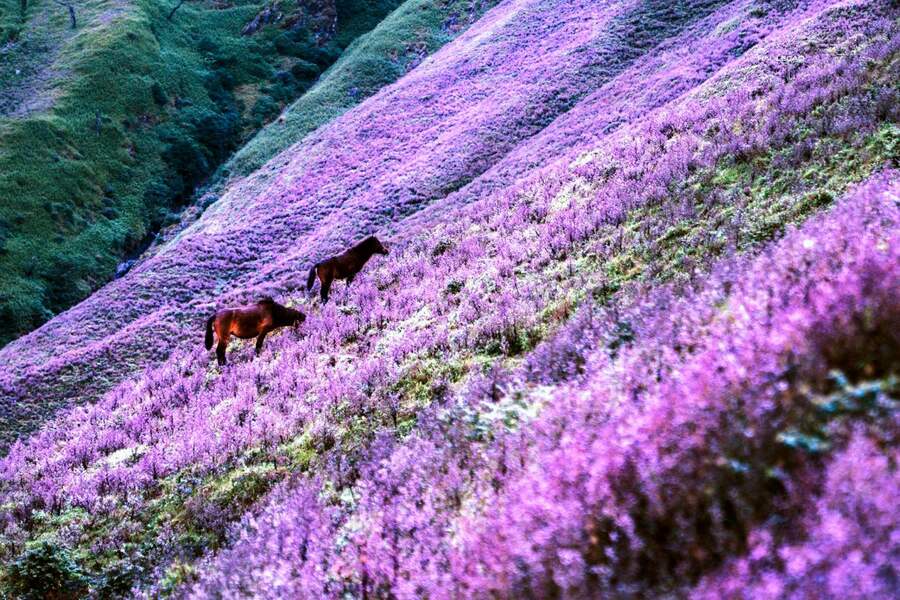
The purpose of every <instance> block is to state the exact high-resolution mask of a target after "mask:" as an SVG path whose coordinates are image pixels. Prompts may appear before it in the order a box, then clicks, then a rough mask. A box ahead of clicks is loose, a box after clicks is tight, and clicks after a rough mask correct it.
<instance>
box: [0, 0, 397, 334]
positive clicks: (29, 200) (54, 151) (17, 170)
mask: <svg viewBox="0 0 900 600" xmlns="http://www.w3.org/2000/svg"><path fill="white" fill-rule="evenodd" d="M399 1H400V0H382V1H379V2H362V1H361V0H344V1H339V2H337V3H336V10H337V16H336V29H334V28H332V27H331V25H328V27H326V28H325V29H324V30H322V31H320V30H318V29H315V28H316V27H324V25H322V23H323V21H322V19H319V20H316V19H312V18H311V19H310V20H309V21H310V24H309V25H308V27H306V28H304V27H297V26H296V22H297V21H296V18H297V16H296V15H295V14H293V13H292V12H291V11H296V10H301V9H300V8H298V7H297V6H295V5H293V4H290V5H286V6H285V8H284V9H283V11H282V13H283V14H281V18H280V19H279V20H277V21H276V22H273V23H269V24H267V25H265V26H263V27H261V28H259V29H258V30H257V31H255V32H254V33H253V34H252V35H242V31H244V30H245V27H246V26H247V24H248V23H250V22H252V21H253V20H254V19H255V18H257V16H258V15H259V14H260V12H261V11H262V10H263V9H264V8H265V7H266V6H268V3H266V2H262V1H259V0H236V1H234V2H229V3H213V2H206V1H203V2H185V3H184V4H183V5H182V6H181V7H180V8H179V9H178V10H177V11H176V12H175V13H174V14H172V18H171V20H170V19H169V18H168V17H169V15H170V14H171V11H172V9H173V8H174V7H175V6H176V3H175V2H174V1H173V2H152V1H150V0H131V1H129V2H125V3H121V2H113V1H111V0H90V1H87V2H81V3H77V4H75V5H73V6H74V7H75V12H76V19H77V26H76V27H75V28H74V29H73V28H72V27H71V25H70V22H69V16H68V13H67V11H66V9H65V8H64V7H61V6H60V5H58V4H56V3H55V2H53V1H52V0H29V1H28V2H26V3H24V4H22V3H21V0H0V40H2V41H0V290H2V291H0V344H3V343H6V342H8V341H9V340H10V339H13V338H14V337H17V336H19V335H21V334H23V333H26V332H28V331H30V330H32V329H34V328H35V327H37V326H39V325H40V324H41V323H43V322H44V321H46V320H47V319H49V318H50V317H52V316H53V315H54V314H56V313H58V312H60V311H62V310H65V309H66V308H68V307H69V306H71V305H72V304H74V303H76V302H78V301H79V300H81V299H82V298H84V297H85V296H87V295H88V294H89V293H90V292H91V291H93V290H95V289H97V288H98V287H99V286H101V285H103V284H104V283H105V282H107V281H108V280H109V279H110V278H111V277H112V275H113V274H114V273H115V270H116V266H117V264H118V263H119V262H120V261H121V260H122V259H123V257H127V256H129V255H133V254H137V253H139V252H140V251H141V250H142V249H143V248H144V246H145V245H146V244H147V243H148V242H149V241H150V237H151V236H152V235H153V232H155V231H156V230H158V229H159V228H160V227H162V226H164V225H167V224H171V223H174V222H175V221H176V220H177V213H178V212H179V211H180V209H181V207H182V206H183V205H184V203H185V202H186V201H187V200H188V199H189V198H190V197H191V196H192V195H193V192H194V188H195V187H196V186H197V185H198V184H200V183H201V182H203V181H205V180H206V178H207V177H208V176H209V175H210V174H211V173H212V172H213V171H214V170H215V169H216V167H217V166H218V165H219V164H221V163H222V162H223V161H224V160H226V159H227V158H228V157H229V156H230V155H231V154H232V153H233V152H234V151H235V150H236V149H237V148H238V147H239V146H240V144H241V143H242V142H243V141H244V140H245V139H246V138H247V137H249V136H251V135H252V134H253V133H254V132H255V131H256V130H258V129H259V128H260V127H262V126H263V125H264V124H265V123H266V122H267V121H268V120H271V119H272V118H274V117H275V116H277V114H278V112H280V110H281V108H282V107H284V106H286V105H287V104H288V103H290V102H292V101H293V100H294V99H295V98H296V97H298V96H299V95H300V94H302V93H303V92H305V91H306V90H307V89H309V88H311V87H312V85H313V83H314V82H315V81H316V79H317V78H318V77H319V74H320V73H321V72H322V71H324V70H326V69H327V68H328V67H329V66H330V65H331V64H332V63H333V62H334V61H335V60H336V59H337V58H338V57H339V56H340V55H341V52H342V51H343V50H344V48H345V47H346V46H348V45H349V44H350V43H351V42H352V41H353V39H354V38H355V37H357V36H359V35H360V34H361V33H364V32H365V31H368V30H369V29H371V28H372V27H373V26H374V25H375V24H376V23H378V22H379V21H380V20H381V19H382V18H383V17H384V16H385V15H386V14H388V13H389V12H390V11H391V10H393V8H395V7H396V6H397V4H399ZM23 6H24V7H25V8H24V10H23V8H22V7H23ZM303 10H305V9H303ZM322 18H323V19H325V20H326V21H328V23H331V22H332V21H334V15H322ZM292 19H294V20H293V21H292ZM329 19H330V20H329ZM292 23H293V24H294V25H291V24H292Z"/></svg>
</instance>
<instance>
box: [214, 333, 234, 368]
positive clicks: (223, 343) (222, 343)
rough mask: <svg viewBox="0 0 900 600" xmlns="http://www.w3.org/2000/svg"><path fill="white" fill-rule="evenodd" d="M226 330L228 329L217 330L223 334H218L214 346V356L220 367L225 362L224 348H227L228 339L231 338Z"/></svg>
mask: <svg viewBox="0 0 900 600" xmlns="http://www.w3.org/2000/svg"><path fill="white" fill-rule="evenodd" d="M227 331H228V329H224V330H223V331H220V332H219V333H221V334H223V335H219V345H218V346H216V358H217V359H218V361H219V366H220V367H221V366H222V365H224V364H225V349H226V348H228V341H229V340H230V339H231V335H230V334H229V333H227Z"/></svg>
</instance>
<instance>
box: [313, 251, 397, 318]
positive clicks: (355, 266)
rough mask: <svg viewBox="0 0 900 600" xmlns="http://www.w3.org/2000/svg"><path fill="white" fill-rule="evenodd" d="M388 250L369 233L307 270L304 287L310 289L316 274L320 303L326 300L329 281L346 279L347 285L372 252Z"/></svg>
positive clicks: (370, 256) (381, 252)
mask: <svg viewBox="0 0 900 600" xmlns="http://www.w3.org/2000/svg"><path fill="white" fill-rule="evenodd" d="M387 253H388V251H387V250H386V249H385V247H384V246H382V245H381V242H379V241H378V238H376V237H375V236H374V235H370V236H369V237H367V238H366V239H364V240H363V241H361V242H360V243H358V244H357V245H355V246H353V247H352V248H350V249H349V250H347V251H346V252H344V253H343V254H338V255H337V256H333V257H331V258H329V259H328V260H325V261H322V262H320V263H318V264H316V265H313V268H312V269H310V270H309V277H308V278H307V280H306V289H307V291H310V290H312V289H313V285H315V283H316V275H318V276H319V281H321V282H322V292H321V293H322V304H324V303H326V302H328V292H329V290H331V282H333V281H334V280H335V279H346V280H347V285H350V284H351V283H353V278H354V277H356V274H357V273H359V272H360V271H361V270H362V268H363V267H364V266H365V264H366V262H367V261H368V260H369V259H370V258H372V255H373V254H387Z"/></svg>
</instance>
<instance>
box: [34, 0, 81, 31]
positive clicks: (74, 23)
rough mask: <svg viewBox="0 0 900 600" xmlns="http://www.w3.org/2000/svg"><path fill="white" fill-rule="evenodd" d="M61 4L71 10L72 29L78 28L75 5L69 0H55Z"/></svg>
mask: <svg viewBox="0 0 900 600" xmlns="http://www.w3.org/2000/svg"><path fill="white" fill-rule="evenodd" d="M26 1H27V0H22V4H23V5H24V4H25V2H26ZM53 1H54V2H56V3H57V4H59V5H60V6H63V7H65V8H67V9H68V10H69V22H70V23H72V29H76V28H77V27H78V22H77V21H76V20H75V5H74V4H72V2H70V1H69V0H53Z"/></svg>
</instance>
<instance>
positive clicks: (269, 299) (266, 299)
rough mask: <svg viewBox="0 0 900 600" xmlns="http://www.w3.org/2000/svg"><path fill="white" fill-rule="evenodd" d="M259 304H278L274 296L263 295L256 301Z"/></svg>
mask: <svg viewBox="0 0 900 600" xmlns="http://www.w3.org/2000/svg"><path fill="white" fill-rule="evenodd" d="M256 303H257V304H276V302H275V300H274V299H273V298H272V296H263V297H262V298H260V299H259V300H257V301H256Z"/></svg>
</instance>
